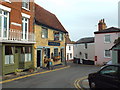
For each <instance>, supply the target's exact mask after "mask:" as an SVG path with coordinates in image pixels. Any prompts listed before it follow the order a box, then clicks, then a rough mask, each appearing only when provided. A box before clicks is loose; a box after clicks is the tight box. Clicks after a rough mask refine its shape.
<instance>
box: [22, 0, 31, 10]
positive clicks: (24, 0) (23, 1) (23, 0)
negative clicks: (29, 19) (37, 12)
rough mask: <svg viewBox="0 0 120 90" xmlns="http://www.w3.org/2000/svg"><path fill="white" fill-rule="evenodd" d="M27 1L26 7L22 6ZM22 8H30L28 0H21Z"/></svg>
mask: <svg viewBox="0 0 120 90" xmlns="http://www.w3.org/2000/svg"><path fill="white" fill-rule="evenodd" d="M24 3H27V4H28V7H26V6H24V5H23V4H24ZM22 8H23V9H25V10H29V9H30V1H29V0H22Z"/></svg>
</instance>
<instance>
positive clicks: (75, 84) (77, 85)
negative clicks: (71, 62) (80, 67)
mask: <svg viewBox="0 0 120 90" xmlns="http://www.w3.org/2000/svg"><path fill="white" fill-rule="evenodd" d="M86 78H88V76H85V77H82V78H78V79H76V80H75V82H74V86H75V88H77V89H78V90H84V89H83V88H82V87H81V86H80V85H79V82H80V81H81V80H83V79H86Z"/></svg>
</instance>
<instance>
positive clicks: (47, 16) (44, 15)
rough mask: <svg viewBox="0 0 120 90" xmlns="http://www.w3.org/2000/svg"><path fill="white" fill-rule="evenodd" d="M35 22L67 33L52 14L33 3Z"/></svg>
mask: <svg viewBox="0 0 120 90" xmlns="http://www.w3.org/2000/svg"><path fill="white" fill-rule="evenodd" d="M35 23H36V24H38V25H43V26H46V27H48V28H51V29H55V30H58V31H62V32H65V33H67V31H66V30H65V28H64V27H63V26H62V24H61V23H60V22H59V20H58V19H57V17H56V16H55V15H54V14H52V13H51V12H49V11H47V10H45V9H44V8H42V7H41V6H39V5H37V4H35Z"/></svg>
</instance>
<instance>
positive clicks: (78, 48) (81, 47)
mask: <svg viewBox="0 0 120 90" xmlns="http://www.w3.org/2000/svg"><path fill="white" fill-rule="evenodd" d="M80 52H81V55H80ZM85 53H87V54H88V59H85ZM94 56H95V43H87V49H85V44H74V57H76V58H80V59H85V60H93V61H94Z"/></svg>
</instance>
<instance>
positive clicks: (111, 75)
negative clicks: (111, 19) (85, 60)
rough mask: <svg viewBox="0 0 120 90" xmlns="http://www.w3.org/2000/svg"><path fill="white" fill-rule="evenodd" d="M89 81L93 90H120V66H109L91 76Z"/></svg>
mask: <svg viewBox="0 0 120 90" xmlns="http://www.w3.org/2000/svg"><path fill="white" fill-rule="evenodd" d="M88 81H89V85H90V88H91V89H95V88H115V89H119V90H120V65H107V66H105V67H103V68H102V69H101V70H100V71H98V72H96V73H91V74H89V76H88ZM115 89H114V90H115Z"/></svg>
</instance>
